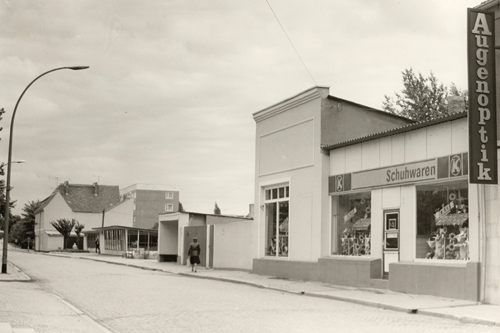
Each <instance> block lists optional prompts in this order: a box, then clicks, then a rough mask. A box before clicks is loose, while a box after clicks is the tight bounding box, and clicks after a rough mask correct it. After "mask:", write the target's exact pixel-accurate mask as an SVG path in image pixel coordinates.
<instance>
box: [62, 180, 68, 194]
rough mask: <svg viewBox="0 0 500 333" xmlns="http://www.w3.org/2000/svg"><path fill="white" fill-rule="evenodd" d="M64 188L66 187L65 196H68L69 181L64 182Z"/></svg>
mask: <svg viewBox="0 0 500 333" xmlns="http://www.w3.org/2000/svg"><path fill="white" fill-rule="evenodd" d="M63 187H64V194H65V195H68V188H69V181H67V180H66V181H65V182H64V185H63Z"/></svg>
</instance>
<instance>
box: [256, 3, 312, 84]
mask: <svg viewBox="0 0 500 333" xmlns="http://www.w3.org/2000/svg"><path fill="white" fill-rule="evenodd" d="M266 2H267V5H268V6H269V8H270V9H271V12H272V13H273V15H274V18H275V19H276V21H277V22H278V24H279V26H280V27H281V30H282V31H283V33H284V34H285V36H286V38H287V39H288V42H289V43H290V45H291V46H292V48H293V50H294V51H295V54H296V55H297V57H298V58H299V60H300V62H301V63H302V66H304V68H305V69H306V71H307V73H308V74H309V76H310V77H311V79H312V80H313V82H314V85H316V86H317V85H318V84H317V83H316V80H315V79H314V76H312V74H311V72H310V71H309V69H308V68H307V66H306V64H305V63H304V60H302V57H301V56H300V54H299V52H298V51H297V49H296V48H295V46H294V45H293V43H292V40H291V39H290V37H289V36H288V34H287V33H286V31H285V28H284V27H283V25H282V24H281V22H280V20H279V18H278V16H277V15H276V13H275V12H274V9H273V7H272V6H271V4H270V3H269V1H268V0H266Z"/></svg>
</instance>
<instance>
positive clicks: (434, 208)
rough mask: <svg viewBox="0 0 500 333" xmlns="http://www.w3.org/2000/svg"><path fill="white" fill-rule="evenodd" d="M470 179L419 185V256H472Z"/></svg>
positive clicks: (458, 257)
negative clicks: (470, 242) (470, 245)
mask: <svg viewBox="0 0 500 333" xmlns="http://www.w3.org/2000/svg"><path fill="white" fill-rule="evenodd" d="M468 208H469V207H468V184H467V181H466V180H464V181H459V182H453V183H444V184H433V185H423V186H417V241H416V258H417V259H437V260H439V259H441V260H444V259H447V260H468V259H469V233H468V231H469V211H468Z"/></svg>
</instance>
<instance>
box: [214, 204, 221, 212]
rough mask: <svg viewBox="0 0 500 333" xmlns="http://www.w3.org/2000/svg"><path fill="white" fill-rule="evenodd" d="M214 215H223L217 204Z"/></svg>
mask: <svg viewBox="0 0 500 333" xmlns="http://www.w3.org/2000/svg"><path fill="white" fill-rule="evenodd" d="M214 214H215V215H221V214H222V212H221V211H220V208H219V206H218V205H217V202H216V203H215V206H214Z"/></svg>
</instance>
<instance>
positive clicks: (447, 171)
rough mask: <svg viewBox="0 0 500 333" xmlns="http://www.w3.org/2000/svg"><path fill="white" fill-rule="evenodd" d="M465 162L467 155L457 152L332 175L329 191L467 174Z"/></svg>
mask: <svg viewBox="0 0 500 333" xmlns="http://www.w3.org/2000/svg"><path fill="white" fill-rule="evenodd" d="M467 161H468V154H467V153H459V154H453V155H448V156H442V157H438V158H433V159H429V160H425V161H416V162H412V163H407V164H399V165H392V166H386V167H382V168H377V169H370V170H363V171H357V172H352V173H347V174H341V175H334V176H330V177H329V179H328V181H329V184H328V185H329V186H328V192H329V193H343V192H349V191H355V190H361V189H367V188H377V187H386V186H395V185H403V184H415V183H418V182H422V181H430V180H444V179H447V178H453V177H465V176H467V174H468V163H467Z"/></svg>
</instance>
